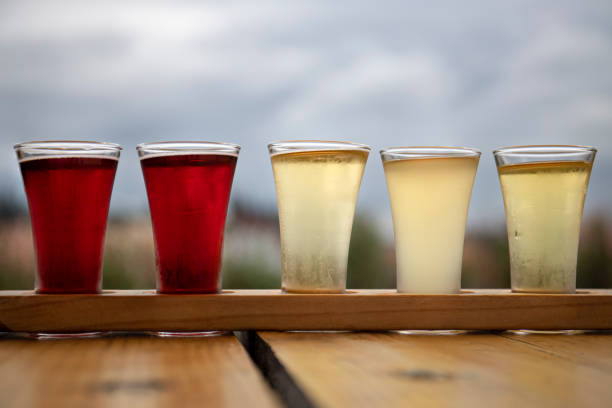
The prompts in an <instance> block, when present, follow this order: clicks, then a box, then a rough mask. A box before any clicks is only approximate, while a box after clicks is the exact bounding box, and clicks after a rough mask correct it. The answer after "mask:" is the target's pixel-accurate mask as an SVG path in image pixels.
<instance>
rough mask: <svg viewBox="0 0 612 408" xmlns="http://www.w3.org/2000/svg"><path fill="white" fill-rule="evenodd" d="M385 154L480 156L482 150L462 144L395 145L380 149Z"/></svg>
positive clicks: (414, 156)
mask: <svg viewBox="0 0 612 408" xmlns="http://www.w3.org/2000/svg"><path fill="white" fill-rule="evenodd" d="M380 155H381V157H382V158H383V159H385V156H397V157H399V158H403V159H416V158H427V157H480V156H481V155H482V152H481V151H480V150H478V149H476V148H473V147H462V146H393V147H387V148H385V149H381V150H380Z"/></svg>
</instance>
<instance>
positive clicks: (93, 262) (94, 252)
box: [19, 155, 118, 293]
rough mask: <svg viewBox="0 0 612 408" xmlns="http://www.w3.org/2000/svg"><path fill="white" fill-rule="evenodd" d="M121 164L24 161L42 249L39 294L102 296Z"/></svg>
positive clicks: (113, 161)
mask: <svg viewBox="0 0 612 408" xmlns="http://www.w3.org/2000/svg"><path fill="white" fill-rule="evenodd" d="M117 163H118V160H117V159H114V158H109V157H104V156H91V155H90V156H83V157H76V156H65V157H44V156H43V157H42V158H30V159H25V160H22V161H20V163H19V164H20V166H21V174H22V176H23V182H24V185H25V191H26V194H27V197H28V205H29V207H30V218H31V220H32V231H33V233H34V245H35V248H36V260H37V269H38V270H37V275H36V290H37V292H38V293H96V292H100V290H101V288H102V249H103V246H104V234H105V231H106V220H107V217H108V207H109V204H110V197H111V191H112V189H113V181H114V179H115V170H116V169H117Z"/></svg>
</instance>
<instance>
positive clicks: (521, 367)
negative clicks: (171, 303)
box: [259, 332, 612, 408]
mask: <svg viewBox="0 0 612 408" xmlns="http://www.w3.org/2000/svg"><path fill="white" fill-rule="evenodd" d="M259 334H260V336H261V338H262V339H263V340H264V341H265V342H267V344H269V346H270V347H271V348H272V350H274V353H275V355H276V357H277V358H278V359H279V360H280V362H281V363H282V364H283V366H284V368H285V369H286V370H287V371H288V372H289V374H290V375H292V376H293V377H294V379H295V381H296V383H297V384H298V385H299V386H300V387H301V388H302V389H303V390H304V391H305V392H306V394H307V395H308V396H309V398H310V399H311V400H312V401H313V402H314V404H315V405H316V406H321V407H337V406H363V407H406V406H417V407H419V406H441V407H446V406H448V407H512V408H516V407H521V406H538V407H560V406H576V407H578V406H580V407H609V406H611V405H612V388H611V387H610V384H611V383H612V373H610V372H609V371H604V370H601V369H598V368H597V367H593V366H592V365H590V364H588V363H584V362H583V361H581V359H580V358H576V359H569V358H564V357H562V356H557V355H555V354H554V353H550V352H547V350H546V347H543V350H541V349H536V348H534V347H531V346H530V345H528V344H525V343H522V342H517V341H512V340H510V339H507V338H504V337H502V336H498V335H491V334H488V335H483V334H480V335H478V334H467V335H454V336H442V335H438V336H436V335H401V334H394V333H277V332H263V333H262V332H260V333H259ZM573 339H574V340H573V342H574V343H573V345H571V346H570V345H568V346H567V347H568V348H569V349H570V350H571V353H573V354H575V355H579V353H581V352H582V351H584V350H585V349H586V348H588V347H589V344H590V342H589V341H587V342H585V343H581V342H582V340H583V339H584V336H577V337H574V338H573ZM597 342H600V343H601V348H600V350H599V351H594V352H593V353H594V354H599V356H600V358H601V359H605V360H607V361H608V363H609V361H610V353H609V352H605V351H604V350H603V348H604V346H603V345H604V344H605V345H607V348H608V349H612V336H604V337H601V338H600V339H598V340H597Z"/></svg>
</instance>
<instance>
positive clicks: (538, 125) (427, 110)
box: [0, 0, 612, 225]
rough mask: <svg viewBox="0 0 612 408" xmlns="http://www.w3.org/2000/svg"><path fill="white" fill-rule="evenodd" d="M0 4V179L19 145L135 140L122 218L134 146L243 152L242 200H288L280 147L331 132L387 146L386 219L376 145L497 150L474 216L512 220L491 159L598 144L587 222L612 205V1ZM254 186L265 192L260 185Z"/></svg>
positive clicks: (124, 189) (126, 165)
mask: <svg viewBox="0 0 612 408" xmlns="http://www.w3.org/2000/svg"><path fill="white" fill-rule="evenodd" d="M0 7H1V8H2V9H1V10H0V72H1V73H2V74H1V75H0V140H1V141H2V142H3V145H4V146H5V148H3V149H0V171H2V172H3V174H5V179H4V180H5V181H4V183H5V184H6V186H7V187H6V188H10V189H13V190H17V189H18V186H19V183H20V179H19V174H18V168H17V165H16V163H15V161H14V157H13V154H12V152H11V151H10V147H9V146H10V145H11V144H13V143H16V142H19V141H22V140H27V139H45V138H74V139H97V140H109V141H115V142H119V143H122V144H124V145H125V147H126V150H125V151H124V153H123V156H122V159H121V164H120V167H119V172H118V175H117V181H116V186H115V192H114V196H113V202H112V204H111V210H112V211H116V212H121V211H141V210H142V209H143V208H146V197H145V194H144V186H143V184H142V176H141V175H140V169H139V165H138V160H137V158H136V154H135V151H134V146H135V144H136V143H138V142H143V141H150V140H164V139H165V140H178V139H205V140H226V141H232V142H236V143H239V144H241V145H243V150H242V153H241V157H240V159H239V165H238V169H237V173H236V182H235V186H234V197H242V198H245V199H248V200H250V201H251V202H253V203H256V204H259V205H267V206H272V205H275V193H274V185H273V180H272V173H271V170H270V164H269V159H268V156H267V152H266V148H265V145H266V143H268V142H270V141H274V140H283V139H296V138H309V139H319V138H329V139H342V140H352V141H357V142H362V143H367V144H370V145H372V146H373V148H374V149H373V153H372V155H371V157H370V160H369V163H368V166H367V169H366V173H365V176H364V182H363V185H362V191H361V195H360V204H359V208H360V209H363V210H367V211H369V212H370V213H373V214H377V217H379V218H380V219H389V207H388V201H387V197H386V187H385V183H384V175H383V172H382V166H381V164H380V160H379V158H378V157H377V153H376V151H377V150H378V149H380V148H382V147H387V146H391V145H419V144H421V145H422V144H426V145H435V144H441V145H467V146H473V147H478V148H480V149H481V150H482V151H483V157H482V160H481V166H480V169H479V173H478V176H477V179H476V185H475V188H474V196H473V200H472V209H471V213H470V220H471V223H472V224H474V225H478V224H480V225H484V224H495V223H500V220H501V222H503V207H502V203H501V193H500V191H499V186H498V181H497V175H496V171H495V167H494V164H493V160H492V157H491V153H490V151H491V150H492V149H493V148H496V147H499V146H501V145H512V144H525V143H574V144H575V143H579V144H590V145H595V146H597V147H599V148H600V155H599V157H598V161H600V163H598V164H597V165H596V168H595V170H594V172H593V178H592V183H591V192H590V193H589V196H590V197H589V200H588V201H587V203H588V207H587V214H588V213H589V212H595V211H600V210H602V209H603V210H606V211H609V209H610V208H612V206H611V204H612V193H610V192H609V191H610V189H609V183H608V179H609V177H610V176H612V138H611V137H610V133H611V131H612V110H611V108H612V77H611V76H610V75H609V67H610V66H612V35H611V34H612V30H611V29H610V27H609V21H610V18H612V6H610V3H609V2H605V1H591V2H588V3H585V2H581V3H577V2H571V1H545V2H538V3H533V2H530V1H517V2H510V3H504V4H493V3H490V2H487V1H484V0H472V1H467V2H454V1H443V2H441V3H436V4H435V5H424V4H422V3H419V2H401V1H391V2H386V3H384V4H379V3H372V2H366V1H350V2H349V1H346V2H333V3H329V2H325V1H313V2H281V1H275V0H270V1H263V2H257V4H254V3H252V2H244V1H229V2H221V1H219V2H206V3H201V2H192V1H178V2H165V1H148V2H140V1H108V2H104V3H100V2H94V1H67V2H61V3H57V2H55V3H48V2H30V1H5V2H3V3H2V4H1V5H0ZM254 186H256V188H254Z"/></svg>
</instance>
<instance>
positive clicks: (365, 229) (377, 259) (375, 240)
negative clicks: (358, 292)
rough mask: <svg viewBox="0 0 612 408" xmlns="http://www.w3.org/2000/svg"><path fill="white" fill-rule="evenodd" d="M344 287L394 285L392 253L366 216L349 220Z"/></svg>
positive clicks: (375, 287)
mask: <svg viewBox="0 0 612 408" xmlns="http://www.w3.org/2000/svg"><path fill="white" fill-rule="evenodd" d="M389 258H391V259H389ZM347 287H348V288H352V289H364V288H366V289H388V288H394V287H395V265H394V255H393V252H392V251H387V250H386V246H385V243H384V242H383V241H382V240H381V238H380V236H379V234H378V231H377V230H376V227H375V226H374V225H373V222H372V220H371V219H370V218H368V217H367V216H363V215H361V216H357V217H355V222H354V223H353V232H352V234H351V245H350V250H349V259H348V278H347Z"/></svg>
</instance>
